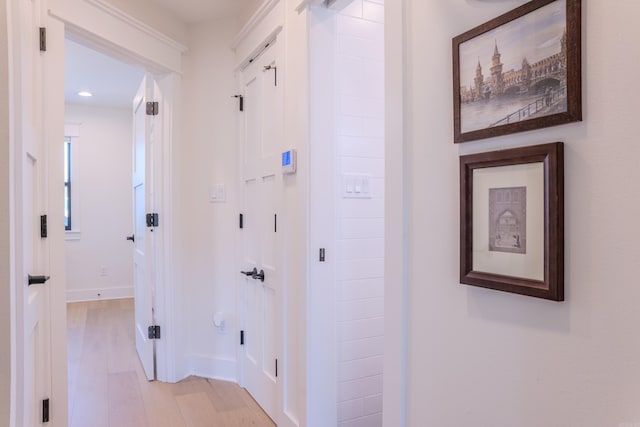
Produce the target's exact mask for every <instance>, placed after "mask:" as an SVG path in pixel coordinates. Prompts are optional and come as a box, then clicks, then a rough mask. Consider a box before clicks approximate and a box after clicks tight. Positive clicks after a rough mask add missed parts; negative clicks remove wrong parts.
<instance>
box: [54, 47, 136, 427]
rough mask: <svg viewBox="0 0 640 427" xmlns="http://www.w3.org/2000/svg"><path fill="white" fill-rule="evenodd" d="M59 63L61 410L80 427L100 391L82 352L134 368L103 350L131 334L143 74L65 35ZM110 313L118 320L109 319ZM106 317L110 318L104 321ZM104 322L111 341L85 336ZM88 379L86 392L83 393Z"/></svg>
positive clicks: (129, 358) (120, 368)
mask: <svg viewBox="0 0 640 427" xmlns="http://www.w3.org/2000/svg"><path fill="white" fill-rule="evenodd" d="M64 63H65V140H64V144H65V159H64V160H65V189H66V190H67V191H66V192H65V230H66V231H65V258H66V277H67V286H66V301H67V303H68V304H69V308H68V325H69V327H68V329H67V330H68V335H69V336H68V343H69V346H68V359H69V364H68V366H69V384H68V387H69V390H68V391H69V406H68V409H69V420H70V422H71V424H70V425H82V417H83V416H89V417H90V416H91V415H92V414H90V413H88V414H87V413H86V412H87V410H89V412H91V410H90V408H92V404H91V402H96V401H97V400H98V399H97V398H96V396H98V395H99V393H100V387H101V384H102V385H103V386H105V387H106V382H105V381H98V380H96V378H94V376H92V375H90V371H91V370H92V369H91V366H89V365H87V364H86V363H84V362H83V361H85V360H87V359H88V357H87V355H86V354H83V351H86V350H83V349H87V348H91V351H92V354H93V356H91V357H90V359H92V363H95V362H96V361H99V363H103V364H105V366H107V371H108V372H110V373H120V372H124V371H132V370H133V371H135V369H132V366H131V365H132V364H133V365H134V366H135V365H139V361H138V358H137V355H136V354H135V351H133V354H129V353H131V351H130V349H129V348H128V347H126V346H123V347H122V353H114V352H109V351H107V349H108V348H112V347H109V346H108V345H109V343H108V341H109V339H112V340H113V339H115V340H121V339H124V338H126V337H127V336H129V335H130V334H133V332H134V322H132V321H131V320H132V318H133V300H132V299H133V298H134V295H135V292H134V279H133V277H134V276H133V275H134V268H133V265H134V263H133V250H132V248H133V246H132V243H133V241H134V240H135V236H134V235H133V234H132V233H133V228H134V227H133V218H132V215H133V206H132V200H133V198H132V163H133V159H132V135H133V118H132V117H133V115H132V104H133V100H134V97H135V96H136V90H137V89H138V86H139V85H140V82H141V81H142V79H143V78H144V75H145V70H144V69H143V68H142V67H139V66H134V65H130V64H127V63H124V62H122V61H119V60H117V59H115V58H113V57H111V56H108V55H106V54H103V53H101V52H98V51H96V50H94V49H91V48H90V47H87V46H86V45H84V44H83V43H82V41H81V40H77V39H75V38H73V37H69V36H67V37H66V38H65V58H64ZM112 300H121V303H120V304H118V306H119V310H118V311H114V310H113V309H112V310H108V311H107V310H104V308H106V306H107V305H108V304H107V303H108V302H110V301H112ZM81 301H82V302H87V301H90V302H91V303H90V305H89V306H88V307H89V309H87V305H86V304H85V305H79V304H73V303H77V302H81ZM74 305H75V306H78V307H79V306H82V307H84V309H82V310H80V309H78V310H76V309H75V308H74ZM114 313H115V314H117V317H118V318H112V317H113V315H114ZM107 314H108V315H109V316H111V317H110V318H105V317H104V316H106V315H107ZM103 322H105V323H108V324H109V327H110V328H113V332H114V333H113V334H107V335H106V336H102V337H99V338H97V337H96V338H92V337H90V336H87V335H86V332H88V331H89V329H88V328H87V329H86V328H85V326H86V325H87V324H88V325H89V326H91V324H92V323H103ZM93 326H94V327H95V325H93ZM88 341H90V343H89V342H88ZM88 344H91V345H90V346H88ZM111 344H113V343H111ZM101 347H102V350H105V351H101ZM87 370H89V372H87ZM138 370H139V369H138ZM88 379H92V382H93V383H94V385H93V386H92V387H86V385H87V380H88ZM76 407H78V408H81V409H80V410H79V411H75V409H76ZM94 409H95V408H94ZM89 419H90V418H88V419H85V421H88V420H89Z"/></svg>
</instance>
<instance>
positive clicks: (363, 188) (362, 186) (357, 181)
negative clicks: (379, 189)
mask: <svg viewBox="0 0 640 427" xmlns="http://www.w3.org/2000/svg"><path fill="white" fill-rule="evenodd" d="M370 180H371V176H369V175H349V174H345V175H342V197H343V198H345V199H370V198H371V190H370V189H371V185H370V183H369V181H370Z"/></svg>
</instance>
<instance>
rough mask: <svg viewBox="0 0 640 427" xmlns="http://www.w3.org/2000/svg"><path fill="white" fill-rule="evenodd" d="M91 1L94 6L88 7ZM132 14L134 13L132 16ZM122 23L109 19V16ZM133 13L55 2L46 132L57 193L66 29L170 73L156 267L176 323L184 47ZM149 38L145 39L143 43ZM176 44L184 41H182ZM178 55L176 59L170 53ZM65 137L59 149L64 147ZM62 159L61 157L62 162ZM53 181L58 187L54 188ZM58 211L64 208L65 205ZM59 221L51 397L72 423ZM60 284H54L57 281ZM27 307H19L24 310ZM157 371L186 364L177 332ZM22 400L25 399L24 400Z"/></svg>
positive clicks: (169, 324)
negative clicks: (176, 162) (176, 171)
mask: <svg viewBox="0 0 640 427" xmlns="http://www.w3.org/2000/svg"><path fill="white" fill-rule="evenodd" d="M76 6H78V7H80V6H82V10H83V11H84V12H83V13H75V12H74V7H76ZM87 8H89V9H87ZM127 17H128V18H127ZM114 20H116V21H117V25H112V26H105V25H104V23H105V22H111V23H113V22H114ZM132 22H134V23H135V22H137V21H136V20H135V19H134V18H131V17H129V16H128V15H127V14H125V13H120V14H119V15H118V16H114V15H112V14H110V13H108V12H107V11H105V10H104V9H102V8H99V7H98V6H97V5H96V4H90V3H87V2H84V1H78V0H64V1H60V2H56V3H55V5H52V8H51V9H50V10H49V15H48V16H47V17H46V25H47V38H48V46H47V47H48V49H47V52H46V53H45V54H44V55H45V61H46V66H47V73H46V77H45V79H46V81H45V87H44V89H43V90H44V110H45V111H47V114H46V115H45V123H44V129H45V132H44V134H45V135H46V136H45V138H46V141H45V144H46V147H47V151H48V153H47V154H48V156H49V157H48V162H49V170H48V175H47V179H48V185H49V188H50V191H51V194H56V192H57V191H58V187H59V185H58V184H57V183H58V182H62V176H63V171H62V162H60V161H59V159H61V158H62V151H61V150H62V144H58V142H59V141H62V140H63V138H64V93H63V90H62V88H63V87H64V52H63V46H64V38H65V32H67V33H68V34H70V35H71V36H72V37H73V38H74V39H76V40H77V39H79V40H80V41H82V42H84V43H86V44H89V45H90V46H92V47H94V48H99V50H101V51H102V52H105V53H107V54H110V55H112V56H114V57H117V58H121V59H124V58H126V59H128V60H129V61H130V62H131V61H134V62H135V63H138V64H140V65H142V66H145V67H146V68H147V69H150V70H152V71H153V72H154V73H160V72H162V73H163V74H162V75H161V76H157V79H158V81H159V82H161V84H162V87H163V90H164V95H163V100H162V102H161V108H163V109H164V111H165V112H166V113H164V114H161V115H160V116H159V123H158V130H159V131H160V133H161V135H159V136H160V138H159V141H161V143H160V144H159V146H157V148H159V149H157V150H156V152H157V156H158V158H159V159H161V161H160V162H158V163H157V164H158V167H157V168H156V176H155V177H154V179H157V181H156V182H157V193H156V201H157V204H158V211H159V212H160V213H161V214H162V217H163V222H162V225H163V227H162V228H161V229H160V228H159V229H158V233H157V236H156V238H157V242H158V247H157V250H156V257H157V258H156V265H157V266H162V267H161V268H159V269H158V271H157V272H156V291H157V298H156V300H157V307H156V308H157V312H158V314H157V316H158V319H159V322H161V323H162V324H163V325H166V330H174V329H175V328H173V324H174V322H175V320H174V319H175V315H174V310H175V307H174V303H173V300H174V298H173V296H174V295H173V288H172V283H171V277H172V265H171V263H172V259H173V257H172V249H171V232H172V211H171V206H172V202H173V200H172V193H171V183H172V181H173V176H172V172H173V168H172V161H171V155H170V154H171V152H172V147H173V141H174V140H176V138H177V133H178V131H179V123H178V122H177V119H176V117H174V110H173V108H172V107H173V100H174V99H179V98H180V85H179V73H180V72H181V54H182V52H183V51H184V50H183V49H182V47H180V48H176V47H171V46H168V45H166V44H164V43H160V42H159V41H158V40H157V39H156V38H154V37H152V36H151V35H149V34H148V33H145V32H144V31H142V30H141V29H140V26H139V25H137V24H136V25H133V24H132ZM131 40H139V43H137V44H136V45H134V46H129V45H128V44H127V43H126V41H131ZM159 44H161V45H162V47H160V48H159V51H154V50H153V49H147V50H145V49H144V46H149V45H152V46H153V45H159ZM141 46H142V47H141ZM176 46H181V45H179V44H177V43H176ZM171 58H173V60H171ZM57 144H58V145H60V150H58V149H57ZM58 163H60V165H59V166H58ZM52 189H56V190H55V191H53V190H52ZM48 209H49V212H48V213H49V215H50V221H51V223H55V222H56V221H60V222H61V221H62V212H63V210H62V199H61V198H60V201H58V200H57V198H50V199H49V201H48ZM58 212H59V213H58ZM55 230H57V228H55V227H51V231H50V238H49V241H50V243H49V244H50V257H51V258H50V262H51V276H52V278H55V280H54V279H52V303H51V304H52V307H51V319H52V338H51V347H52V357H53V361H52V364H53V379H52V387H53V392H52V393H53V394H52V402H58V404H56V407H55V408H54V410H55V414H56V416H55V417H54V418H52V424H51V425H55V426H58V423H60V424H59V425H60V426H66V425H67V418H68V413H67V404H66V402H67V399H68V397H67V356H66V298H65V295H66V292H65V289H64V288H65V285H64V283H65V256H64V231H62V232H59V233H58V232H57V231H55ZM54 286H55V288H54ZM18 315H20V314H18ZM158 349H159V357H158V378H159V379H160V380H161V381H166V382H175V381H176V380H177V379H178V378H177V376H176V372H180V369H179V368H180V367H179V366H177V365H178V364H179V363H181V362H182V359H179V358H177V357H176V352H177V348H176V344H175V339H174V334H165V336H164V337H163V339H162V340H161V341H160V342H159V343H158ZM18 404H19V403H18Z"/></svg>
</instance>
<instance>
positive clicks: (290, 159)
mask: <svg viewBox="0 0 640 427" xmlns="http://www.w3.org/2000/svg"><path fill="white" fill-rule="evenodd" d="M297 157H298V156H297V152H296V150H288V151H285V152H284V153H282V174H283V175H286V174H292V173H296V163H297Z"/></svg>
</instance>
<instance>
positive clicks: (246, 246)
mask: <svg viewBox="0 0 640 427" xmlns="http://www.w3.org/2000/svg"><path fill="white" fill-rule="evenodd" d="M275 45H276V43H272V44H271V46H270V47H269V48H268V49H267V50H266V51H265V52H263V53H262V55H261V56H260V57H258V58H257V59H255V60H254V61H253V63H252V64H251V65H249V66H248V67H247V68H246V69H245V70H244V72H243V79H244V113H243V118H244V138H243V141H242V144H243V145H242V155H243V162H242V174H243V175H242V176H243V178H242V193H243V198H242V200H243V213H244V227H243V230H242V239H243V241H242V260H241V265H242V268H243V270H245V271H251V270H252V269H253V268H255V269H256V271H258V272H263V274H264V281H261V280H259V279H258V278H255V277H251V276H243V279H242V280H241V285H242V286H241V290H240V299H241V306H242V310H241V312H242V315H243V325H244V330H245V345H244V348H243V354H242V380H243V385H244V386H245V388H246V389H247V390H248V391H249V393H251V395H252V396H253V397H254V398H255V399H256V401H257V402H258V403H259V404H260V406H261V407H262V408H263V409H264V410H265V412H266V413H267V414H269V416H270V417H271V418H272V419H274V420H275V421H276V422H277V415H278V407H279V397H278V389H277V376H276V363H277V362H276V360H277V359H278V355H279V349H280V348H281V342H282V337H281V335H282V325H281V323H280V319H281V318H282V316H281V314H280V313H281V302H280V300H281V298H282V294H281V291H280V289H281V273H280V270H281V244H280V239H279V238H278V233H277V230H276V223H275V222H276V215H277V213H278V211H279V207H280V200H281V193H282V175H281V171H280V153H281V152H282V147H281V141H282V131H281V129H282V108H281V106H282V104H281V101H280V98H281V96H282V93H281V90H280V88H279V87H278V86H276V85H275V82H274V77H275V76H274V74H275V70H274V67H275V66H276V65H277V64H276V60H275V59H276V51H277V49H276V47H275ZM267 66H271V69H266V68H265V67H267Z"/></svg>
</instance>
